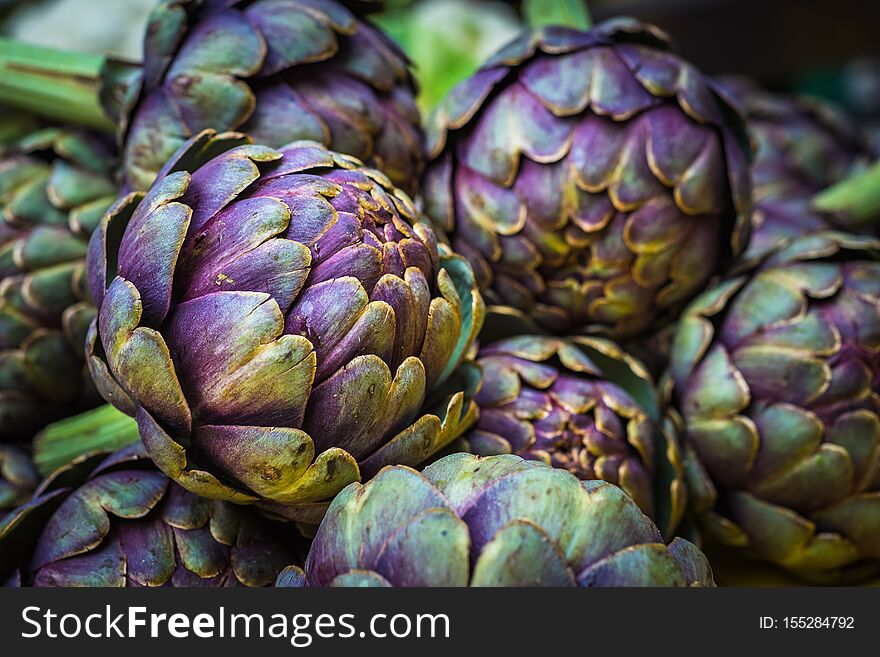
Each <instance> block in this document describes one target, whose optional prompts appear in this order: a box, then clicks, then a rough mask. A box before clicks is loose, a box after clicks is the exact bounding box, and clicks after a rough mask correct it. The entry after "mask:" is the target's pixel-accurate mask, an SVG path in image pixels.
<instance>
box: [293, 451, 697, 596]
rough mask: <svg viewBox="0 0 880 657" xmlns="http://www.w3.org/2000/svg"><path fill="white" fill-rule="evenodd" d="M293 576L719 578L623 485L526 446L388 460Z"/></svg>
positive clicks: (538, 581)
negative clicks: (525, 452) (556, 464)
mask: <svg viewBox="0 0 880 657" xmlns="http://www.w3.org/2000/svg"><path fill="white" fill-rule="evenodd" d="M277 584H278V585H282V586H302V585H307V586H695V585H696V586H700V585H703V586H712V585H713V580H712V570H711V568H710V566H709V563H708V561H707V560H706V558H705V556H704V555H703V554H702V552H700V550H699V549H697V548H696V547H695V546H694V545H692V544H691V543H689V542H687V541H684V540H682V539H676V540H674V541H673V542H672V543H671V544H670V545H669V546H668V547H667V546H666V545H664V543H663V539H662V537H661V536H660V532H659V531H658V530H657V528H656V527H655V526H654V524H653V523H652V522H651V521H650V520H649V519H648V518H647V517H646V516H645V515H644V514H643V513H642V512H641V511H639V508H638V506H636V504H635V503H634V502H633V501H632V499H631V498H630V497H629V496H627V495H626V493H624V492H623V491H622V490H620V489H619V488H618V487H617V486H614V485H613V484H609V483H606V482H602V481H583V482H582V481H579V480H578V479H577V478H576V477H575V476H574V475H572V474H571V473H569V472H566V471H564V470H559V469H555V468H551V467H549V466H547V465H545V464H543V463H539V462H535V461H525V460H523V459H521V458H519V457H517V456H513V455H502V456H489V457H478V456H473V455H470V454H453V455H451V456H447V457H445V458H443V459H440V460H439V461H437V462H435V463H434V464H432V465H430V466H428V467H427V468H426V469H425V470H424V472H422V473H421V474H420V473H418V472H416V471H415V470H412V469H410V468H407V467H403V466H397V467H388V468H385V469H383V470H382V471H381V472H379V474H378V475H376V477H374V478H373V479H372V480H371V481H369V482H367V483H366V485H361V484H352V485H351V486H349V487H348V488H346V489H345V490H343V491H342V492H341V493H340V494H339V495H338V496H337V497H336V499H335V500H333V503H332V504H331V505H330V508H329V510H328V511H327V515H326V516H325V518H324V520H323V522H322V523H321V526H320V527H319V528H318V532H317V534H316V536H315V540H314V542H313V543H312V547H311V549H310V551H309V555H308V557H307V559H306V564H305V571H302V570H300V569H299V568H298V567H295V566H294V567H290V568H287V569H286V570H285V571H284V572H283V573H282V574H281V576H280V577H279V580H278V582H277Z"/></svg>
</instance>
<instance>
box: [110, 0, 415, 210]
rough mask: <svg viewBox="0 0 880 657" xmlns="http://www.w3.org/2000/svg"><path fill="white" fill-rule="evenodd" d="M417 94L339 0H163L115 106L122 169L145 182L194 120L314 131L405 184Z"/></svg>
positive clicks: (374, 32)
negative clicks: (136, 70)
mask: <svg viewBox="0 0 880 657" xmlns="http://www.w3.org/2000/svg"><path fill="white" fill-rule="evenodd" d="M371 4H372V3H371ZM414 95H415V89H414V82H413V80H412V78H411V76H410V74H409V71H408V69H407V61H406V58H405V56H404V55H403V54H402V53H401V52H400V50H399V49H398V48H397V47H396V46H395V45H394V44H393V43H392V42H391V41H390V40H389V39H387V38H386V37H385V36H384V35H383V34H382V33H381V32H380V31H379V30H378V29H376V28H375V27H373V26H371V25H369V24H368V23H366V22H364V21H362V20H361V19H359V18H357V17H355V16H354V15H353V14H352V13H351V12H350V11H349V10H348V9H346V8H345V6H344V5H343V4H342V3H340V2H336V0H164V1H163V2H162V3H161V4H160V5H159V6H158V7H157V8H156V9H155V10H154V12H153V14H152V16H151V18H150V22H149V25H148V28H147V34H146V38H145V42H144V67H143V70H142V72H141V74H140V76H139V79H138V81H137V82H136V83H135V84H134V85H132V86H131V87H130V88H129V92H128V97H127V98H126V99H125V101H124V107H123V109H122V117H121V126H120V138H121V142H122V143H123V144H124V161H123V173H124V177H125V181H126V184H127V185H128V186H129V188H131V189H135V190H146V189H148V188H149V187H150V185H151V184H152V183H153V181H154V180H155V178H156V175H157V173H158V172H159V170H160V169H161V168H162V166H163V165H164V164H165V161H166V160H167V159H168V158H169V157H171V155H173V154H174V152H175V151H176V150H177V149H178V148H179V147H180V146H181V145H182V144H183V142H185V141H186V140H187V139H189V138H190V137H192V136H193V135H195V134H196V133H198V132H199V131H201V130H204V129H206V128H212V129H216V130H221V131H222V130H236V129H241V130H244V131H246V132H247V133H248V134H250V135H251V136H252V137H253V138H254V139H255V140H256V141H257V142H259V143H264V144H267V145H269V146H272V147H280V146H282V145H284V144H287V143H289V142H292V141H295V140H299V139H312V140H316V141H319V142H322V143H323V144H325V145H326V146H328V147H329V148H332V149H334V150H337V151H340V152H342V153H346V154H349V155H353V156H355V157H358V158H361V159H363V160H365V161H367V162H368V163H369V164H371V165H374V166H376V167H377V168H379V169H381V170H382V171H384V172H385V173H386V174H387V175H388V176H389V177H390V178H391V180H392V181H393V182H394V183H395V184H397V185H400V186H402V187H404V188H405V189H406V190H407V191H409V192H411V193H413V192H415V191H416V189H417V186H418V180H419V176H420V174H421V171H422V168H423V164H424V153H423V145H422V134H421V128H420V127H419V126H420V119H419V113H418V109H417V108H416V105H415V100H414ZM110 105H111V107H110V108H109V109H111V111H112V105H113V103H110Z"/></svg>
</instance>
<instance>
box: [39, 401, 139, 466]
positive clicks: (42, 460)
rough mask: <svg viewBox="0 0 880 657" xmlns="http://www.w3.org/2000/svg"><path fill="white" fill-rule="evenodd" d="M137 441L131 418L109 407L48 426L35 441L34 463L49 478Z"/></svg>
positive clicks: (134, 423)
mask: <svg viewBox="0 0 880 657" xmlns="http://www.w3.org/2000/svg"><path fill="white" fill-rule="evenodd" d="M138 440H140V434H139V433H138V427H137V422H135V421H134V418H131V417H128V416H127V415H125V414H124V413H122V412H120V411H118V410H116V408H114V407H113V406H111V405H110V404H105V405H104V406H99V407H98V408H96V409H94V410H91V411H86V412H85V413H81V414H80V415H74V416H73V417H69V418H65V419H64V420H61V421H60V422H55V423H54V424H50V425H49V426H47V427H46V428H45V429H43V430H42V431H41V432H40V433H38V434H37V435H36V437H35V438H34V463H35V464H36V466H37V469H38V470H39V471H40V474H42V475H44V476H45V475H48V474H49V473H50V472H54V471H55V470H56V469H57V468H59V467H61V466H63V465H65V464H66V463H69V462H70V461H72V460H73V459H75V458H77V457H79V456H81V455H83V454H87V453H93V452H95V451H98V450H101V451H107V452H112V451H115V450H117V449H121V448H122V447H125V446H127V445H131V444H133V443H136V442H137V441H138Z"/></svg>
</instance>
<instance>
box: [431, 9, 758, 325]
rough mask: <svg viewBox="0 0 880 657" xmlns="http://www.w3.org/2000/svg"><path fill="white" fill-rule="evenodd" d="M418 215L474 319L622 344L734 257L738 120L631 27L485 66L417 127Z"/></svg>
mask: <svg viewBox="0 0 880 657" xmlns="http://www.w3.org/2000/svg"><path fill="white" fill-rule="evenodd" d="M428 142H429V143H428V151H429V156H430V157H431V158H432V161H431V162H430V163H429V166H428V169H427V171H426V175H425V180H424V194H425V199H426V210H427V213H428V215H429V216H430V217H431V218H432V219H433V220H434V221H435V222H437V224H438V226H440V227H441V228H442V229H443V230H444V231H445V232H446V233H447V235H448V237H449V239H450V241H451V244H452V247H453V249H454V250H455V251H456V252H459V253H461V254H462V255H463V256H465V257H467V258H468V260H470V262H471V264H472V266H473V267H474V271H475V272H476V274H477V279H478V281H479V283H480V285H481V287H482V288H483V289H484V294H485V295H486V299H487V301H488V302H489V303H492V304H505V305H509V306H513V307H514V308H517V309H519V310H521V311H523V312H525V313H526V314H527V315H530V316H532V317H533V318H534V319H535V320H536V321H537V322H538V323H539V324H540V325H541V326H542V327H543V328H544V330H547V331H549V332H551V333H556V334H565V333H570V332H575V331H577V332H579V331H582V330H587V331H591V332H594V331H603V332H607V333H609V334H611V335H612V337H617V338H622V337H629V336H633V335H637V334H639V333H641V332H644V331H646V330H648V329H651V328H655V327H656V326H657V325H658V323H661V322H663V321H666V320H670V319H672V318H674V316H675V315H676V313H677V312H679V311H680V310H681V308H682V307H683V305H684V304H685V303H686V302H687V301H688V300H689V299H690V298H692V297H693V296H694V295H695V294H696V293H697V292H699V290H700V289H701V288H702V287H703V286H704V285H705V283H706V282H707V281H708V280H709V278H710V277H711V276H713V275H714V274H716V273H718V272H719V271H720V270H721V268H722V267H724V266H725V265H726V264H727V263H728V262H729V261H731V259H732V258H733V257H734V256H736V255H737V254H739V253H740V252H741V251H742V250H743V249H744V248H745V245H746V243H747V239H748V231H749V216H750V212H751V191H750V176H749V157H750V153H749V144H748V139H747V136H746V134H745V129H744V125H743V123H742V120H741V119H740V117H739V116H738V115H737V113H736V112H735V110H734V109H733V108H732V107H730V106H729V105H728V104H727V103H726V102H725V101H724V100H723V99H722V97H721V96H720V95H719V94H718V93H716V91H715V88H714V83H713V82H712V81H711V80H709V79H708V78H705V77H703V76H702V75H701V74H700V73H699V72H698V71H697V70H696V69H695V68H694V67H693V66H691V65H690V64H689V63H687V62H685V61H684V60H682V59H680V58H679V57H677V56H676V55H675V54H673V53H672V52H670V50H669V49H668V45H667V41H666V37H665V36H664V35H663V34H662V33H661V32H660V31H659V30H657V29H656V28H653V27H650V26H647V25H643V24H641V23H638V22H637V21H634V20H631V19H618V20H613V21H608V22H605V23H602V24H600V25H598V26H596V27H595V28H594V29H592V30H591V31H589V32H585V33H582V32H578V31H574V30H570V29H566V28H553V27H551V28H546V29H544V30H543V31H540V32H537V33H533V34H527V35H525V36H523V37H521V38H519V39H517V40H515V41H514V42H512V43H511V44H509V45H508V46H506V47H505V48H503V49H502V50H501V51H500V52H498V53H497V54H496V55H495V56H494V57H493V58H492V59H490V61H489V62H488V63H487V64H486V65H485V66H484V67H483V68H482V69H481V70H480V71H479V72H477V73H476V74H475V75H474V76H473V77H471V78H470V79H468V80H466V81H465V82H463V83H461V84H460V85H459V86H458V87H456V88H455V89H454V90H453V91H452V92H451V93H450V94H449V96H447V98H446V99H445V100H444V101H442V102H441V103H440V105H439V106H438V108H437V110H436V112H435V113H434V115H433V117H432V119H431V121H430V122H429V139H428Z"/></svg>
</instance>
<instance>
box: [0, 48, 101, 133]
mask: <svg viewBox="0 0 880 657" xmlns="http://www.w3.org/2000/svg"><path fill="white" fill-rule="evenodd" d="M103 66H104V58H103V57H102V56H100V55H94V54H87V53H79V52H69V51H64V50H56V49H54V48H46V47H43V46H36V45H32V44H29V43H22V42H20V41H14V40H11V39H3V38H0V104H3V105H8V106H10V107H16V108H18V109H21V110H24V111H26V112H31V113H33V114H37V115H39V116H43V117H46V118H49V119H53V120H56V121H62V122H65V123H74V124H78V125H82V126H86V127H89V128H94V129H98V130H105V131H108V132H112V131H113V130H114V126H113V122H112V121H111V120H110V119H109V118H108V117H107V115H106V114H105V113H104V110H103V109H102V108H101V104H100V99H99V94H100V88H101V69H102V67H103Z"/></svg>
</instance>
